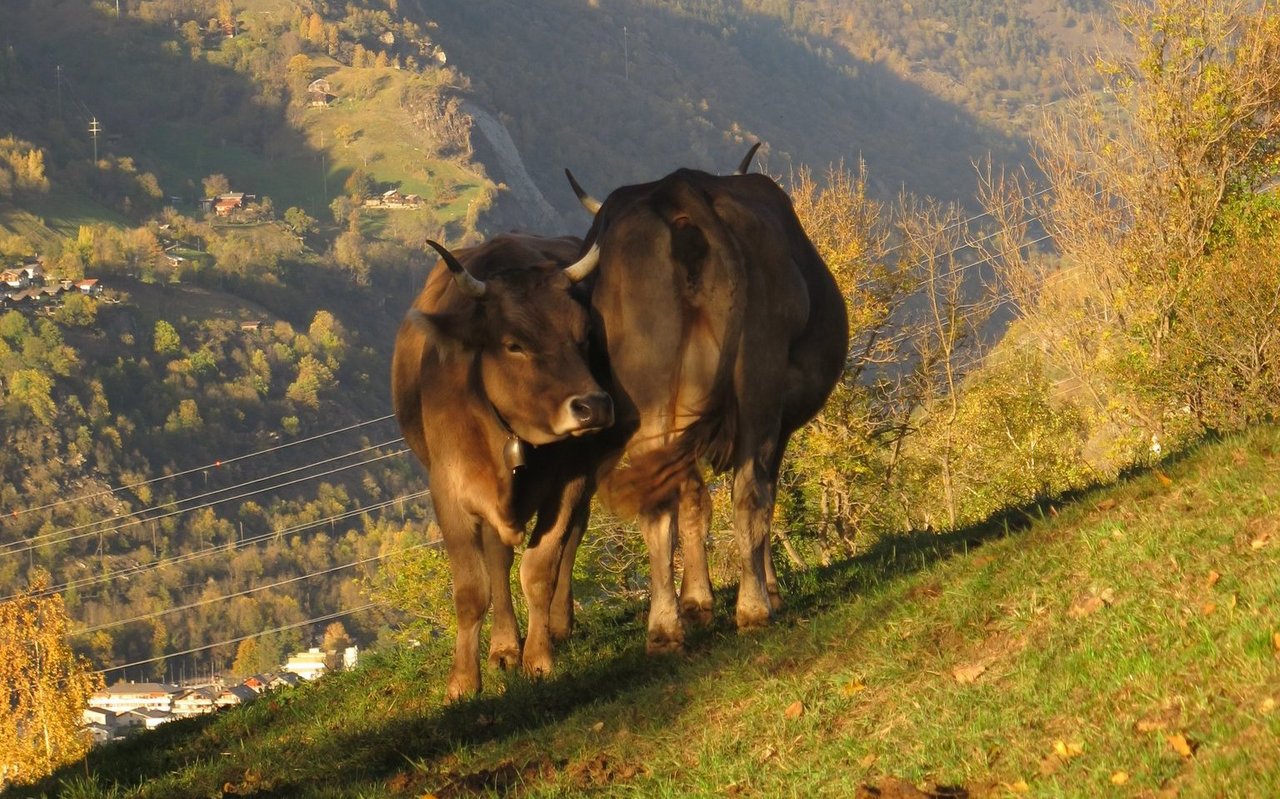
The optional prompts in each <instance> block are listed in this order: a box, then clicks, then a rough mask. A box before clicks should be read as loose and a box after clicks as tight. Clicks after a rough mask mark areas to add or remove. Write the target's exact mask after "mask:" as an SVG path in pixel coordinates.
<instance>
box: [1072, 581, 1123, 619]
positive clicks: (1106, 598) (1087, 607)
mask: <svg viewBox="0 0 1280 799" xmlns="http://www.w3.org/2000/svg"><path fill="white" fill-rule="evenodd" d="M1114 602H1115V592H1114V591H1112V590H1111V589H1110V588H1104V589H1103V590H1102V591H1100V592H1098V593H1096V594H1088V595H1085V596H1080V597H1077V598H1076V601H1075V602H1073V603H1071V607H1070V609H1068V610H1067V615H1068V616H1070V617H1071V618H1073V619H1083V618H1084V617H1085V616H1091V615H1093V614H1094V613H1097V612H1098V611H1099V610H1102V609H1103V608H1104V607H1106V606H1107V605H1111V604H1113V603H1114Z"/></svg>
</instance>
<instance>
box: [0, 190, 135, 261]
mask: <svg viewBox="0 0 1280 799" xmlns="http://www.w3.org/2000/svg"><path fill="white" fill-rule="evenodd" d="M98 224H104V225H113V226H117V227H124V226H125V225H126V224H127V221H126V220H125V218H124V217H122V216H121V215H120V214H118V213H116V212H114V211H112V210H110V209H108V208H106V207H105V206H102V205H99V204H97V203H95V202H94V201H93V200H91V199H89V198H88V197H85V196H82V195H79V194H75V193H73V192H64V191H58V190H56V189H55V190H54V191H51V192H50V193H49V194H46V195H28V196H25V197H23V199H22V205H21V206H20V207H19V206H15V205H12V204H9V203H0V230H4V231H7V232H9V233H13V234H16V235H19V236H22V237H23V238H24V239H26V240H27V242H29V243H30V244H31V245H33V246H35V247H37V248H41V247H49V246H51V245H52V244H54V243H55V242H59V241H61V240H63V239H74V238H75V237H76V236H77V235H79V233H80V226H81V225H98Z"/></svg>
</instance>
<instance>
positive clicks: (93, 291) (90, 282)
mask: <svg viewBox="0 0 1280 799" xmlns="http://www.w3.org/2000/svg"><path fill="white" fill-rule="evenodd" d="M76 288H77V289H79V290H80V293H81V294H88V295H89V296H90V297H97V296H98V295H100V294H102V284H101V283H99V282H98V279H97V278H96V277H90V278H85V279H84V280H81V281H78V282H77V283H76Z"/></svg>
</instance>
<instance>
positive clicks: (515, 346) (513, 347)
mask: <svg viewBox="0 0 1280 799" xmlns="http://www.w3.org/2000/svg"><path fill="white" fill-rule="evenodd" d="M502 346H504V347H506V348H507V352H509V353H511V354H512V355H522V354H524V347H522V346H520V342H518V341H512V340H507V341H504V342H503V343H502Z"/></svg>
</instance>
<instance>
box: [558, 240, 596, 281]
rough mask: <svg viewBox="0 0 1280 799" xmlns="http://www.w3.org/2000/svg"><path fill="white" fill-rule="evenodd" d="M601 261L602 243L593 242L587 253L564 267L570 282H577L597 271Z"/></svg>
mask: <svg viewBox="0 0 1280 799" xmlns="http://www.w3.org/2000/svg"><path fill="white" fill-rule="evenodd" d="M599 263H600V245H599V244H592V245H591V249H589V250H587V254H586V255H584V256H582V257H581V258H579V259H578V260H577V262H576V263H572V264H569V265H568V266H566V267H565V268H564V274H565V276H566V277H568V278H569V282H571V283H577V282H578V281H579V280H582V279H583V278H584V277H586V276H587V275H589V274H591V273H592V272H593V271H595V268H596V265H597V264H599Z"/></svg>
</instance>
